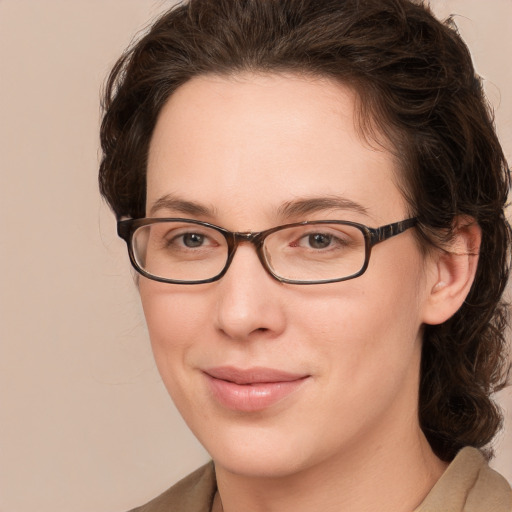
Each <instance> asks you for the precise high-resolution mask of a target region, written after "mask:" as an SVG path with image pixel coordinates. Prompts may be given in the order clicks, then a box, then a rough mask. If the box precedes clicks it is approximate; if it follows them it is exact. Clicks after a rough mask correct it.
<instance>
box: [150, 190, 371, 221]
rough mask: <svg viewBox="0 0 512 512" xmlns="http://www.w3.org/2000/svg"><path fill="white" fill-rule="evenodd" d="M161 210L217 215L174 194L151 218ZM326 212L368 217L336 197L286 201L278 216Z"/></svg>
mask: <svg viewBox="0 0 512 512" xmlns="http://www.w3.org/2000/svg"><path fill="white" fill-rule="evenodd" d="M160 210H170V211H172V212H176V213H178V214H183V215H192V216H203V217H215V216H216V213H217V209H216V208H215V207H213V206H207V205H203V204H201V203H197V202H195V201H188V200H186V199H182V198H180V197H178V196H176V195H173V194H166V195H164V196H162V197H160V198H159V199H157V200H156V201H155V202H154V203H153V205H152V206H151V209H150V210H149V216H150V217H151V216H153V215H154V214H155V213H156V212H158V211H160ZM326 210H349V211H354V212H357V213H362V214H364V215H368V210H367V209H366V208H365V207H364V206H362V205H361V204H359V203H356V202H355V201H352V200H350V199H347V198H344V197H340V196H335V195H330V196H320V197H306V198H299V199H294V200H292V201H286V202H285V203H283V204H282V205H280V206H279V207H278V208H277V215H278V216H279V217H282V218H284V219H288V218H292V217H301V216H305V215H310V214H312V213H317V212H322V211H326Z"/></svg>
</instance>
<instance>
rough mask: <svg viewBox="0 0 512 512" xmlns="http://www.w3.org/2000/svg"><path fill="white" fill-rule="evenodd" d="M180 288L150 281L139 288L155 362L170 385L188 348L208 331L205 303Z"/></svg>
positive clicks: (142, 283) (141, 283) (143, 280)
mask: <svg viewBox="0 0 512 512" xmlns="http://www.w3.org/2000/svg"><path fill="white" fill-rule="evenodd" d="M176 286H177V285H176ZM176 286H174V285H170V284H166V283H157V282H155V281H149V280H147V279H142V280H141V282H140V286H139V289H140V297H141V301H142V307H143V309H144V315H145V317H146V323H147V326H148V331H149V337H150V340H151V345H152V348H153V353H154V357H155V361H156V364H157V367H158V369H159V371H160V373H161V375H162V377H163V379H164V382H165V383H166V384H168V382H167V380H168V379H172V376H173V375H176V371H178V372H179V368H180V365H181V364H182V362H183V360H184V357H185V354H186V351H187V348H188V347H190V346H191V345H192V344H193V342H194V340H197V339H198V334H199V333H200V332H204V329H205V328H206V319H207V318H208V315H207V314H206V311H205V301H204V300H203V301H201V300H193V299H194V295H193V294H191V293H190V292H188V291H187V289H186V288H184V287H183V286H181V287H180V288H176ZM197 295H198V294H196V295H195V297H197Z"/></svg>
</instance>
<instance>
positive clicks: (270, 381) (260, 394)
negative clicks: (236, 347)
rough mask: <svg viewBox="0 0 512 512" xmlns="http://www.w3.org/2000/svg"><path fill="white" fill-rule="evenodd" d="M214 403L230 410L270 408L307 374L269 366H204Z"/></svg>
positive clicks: (294, 387) (300, 384) (304, 378)
mask: <svg viewBox="0 0 512 512" xmlns="http://www.w3.org/2000/svg"><path fill="white" fill-rule="evenodd" d="M203 374H204V375H205V378H206V381H207V383H208V387H209V389H210V392H211V394H212V396H213V398H214V399H215V401H216V402H217V403H219V404H220V405H221V406H223V407H226V408H228V409H231V410H235V411H241V412H255V411H261V410H263V409H266V408H269V407H271V406H273V405H275V404H277V403H278V402H281V401H282V400H284V399H285V398H287V397H289V396H290V395H292V394H294V393H295V392H296V391H297V390H299V389H300V388H301V387H302V386H303V384H304V383H305V382H306V381H307V380H308V379H309V377H310V375H307V374H296V373H289V372H284V371H281V370H276V369H272V368H261V367H257V368H249V369H239V368H234V367H231V366H223V367H215V368H209V369H207V370H203Z"/></svg>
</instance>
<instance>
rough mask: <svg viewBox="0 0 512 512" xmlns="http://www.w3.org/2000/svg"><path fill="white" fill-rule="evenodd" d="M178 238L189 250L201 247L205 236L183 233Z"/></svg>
mask: <svg viewBox="0 0 512 512" xmlns="http://www.w3.org/2000/svg"><path fill="white" fill-rule="evenodd" d="M178 238H181V239H182V241H183V245H184V246H185V247H189V248H194V247H201V246H202V245H203V244H204V242H205V236H204V235H201V234H199V233H185V234H184V235H180V237H178Z"/></svg>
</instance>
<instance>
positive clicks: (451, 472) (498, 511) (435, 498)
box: [415, 447, 512, 512]
mask: <svg viewBox="0 0 512 512" xmlns="http://www.w3.org/2000/svg"><path fill="white" fill-rule="evenodd" d="M445 510H453V511H464V512H512V490H511V488H510V485H509V484H508V482H507V481H506V480H505V478H503V477H502V476H501V475H500V474H499V473H497V472H496V471H494V470H493V469H491V468H490V467H489V466H488V464H487V461H486V460H485V458H484V456H483V455H482V453H481V452H480V451H479V450H477V449H476V448H471V447H466V448H464V449H462V450H461V451H460V452H459V453H458V454H457V456H456V457H455V459H454V460H453V461H452V463H451V464H450V465H449V466H448V468H447V469H446V471H445V473H444V474H443V476H442V477H441V478H440V479H439V481H438V482H437V483H436V484H435V485H434V487H433V488H432V490H431V491H430V493H429V494H428V495H427V497H426V498H425V500H424V501H423V503H422V504H421V505H420V506H419V507H418V508H417V509H416V511H415V512H438V511H439V512H440V511H445Z"/></svg>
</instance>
